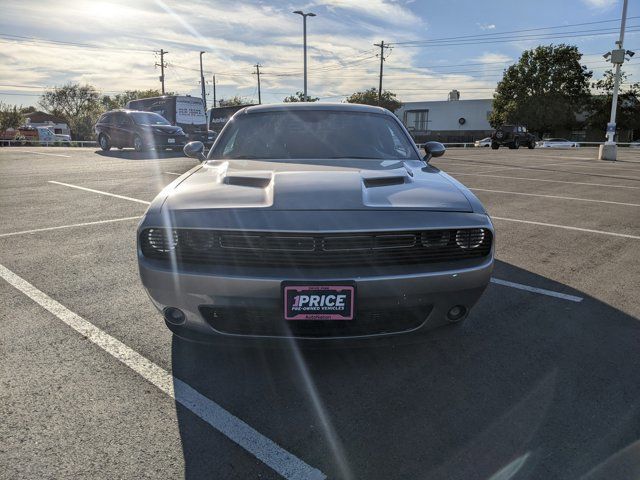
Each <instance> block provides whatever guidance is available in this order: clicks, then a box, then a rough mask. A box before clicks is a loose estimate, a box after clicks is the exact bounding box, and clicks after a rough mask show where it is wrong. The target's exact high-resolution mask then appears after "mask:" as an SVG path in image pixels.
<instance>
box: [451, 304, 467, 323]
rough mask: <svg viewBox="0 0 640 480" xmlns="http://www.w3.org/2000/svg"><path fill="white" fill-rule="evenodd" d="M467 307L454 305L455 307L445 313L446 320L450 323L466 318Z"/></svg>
mask: <svg viewBox="0 0 640 480" xmlns="http://www.w3.org/2000/svg"><path fill="white" fill-rule="evenodd" d="M467 312H468V310H467V307H465V306H464V305H456V306H455V307H451V308H450V309H449V311H448V312H447V318H448V319H449V321H450V322H459V321H460V320H462V319H463V318H464V317H466V316H467Z"/></svg>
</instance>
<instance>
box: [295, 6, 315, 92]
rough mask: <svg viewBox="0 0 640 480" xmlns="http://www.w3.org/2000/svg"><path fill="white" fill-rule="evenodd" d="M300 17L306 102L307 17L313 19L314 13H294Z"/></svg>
mask: <svg viewBox="0 0 640 480" xmlns="http://www.w3.org/2000/svg"><path fill="white" fill-rule="evenodd" d="M293 13H296V14H298V15H300V16H302V35H303V37H304V101H305V102H306V101H308V99H309V97H308V96H307V17H315V16H316V14H315V13H311V12H309V13H304V12H302V10H296V11H295V12H293Z"/></svg>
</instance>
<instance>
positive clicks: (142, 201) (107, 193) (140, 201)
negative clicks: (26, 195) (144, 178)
mask: <svg viewBox="0 0 640 480" xmlns="http://www.w3.org/2000/svg"><path fill="white" fill-rule="evenodd" d="M49 183H54V184H56V185H63V186H65V187H71V188H77V189H78V190H85V191H87V192H92V193H99V194H100V195H107V196H109V197H115V198H121V199H123V200H129V201H130V202H136V203H142V204H144V205H149V204H150V203H151V202H147V201H146V200H140V199H139V198H132V197H125V196H124V195H116V194H115V193H109V192H104V191H102V190H94V189H93V188H86V187H81V186H79V185H71V184H70V183H62V182H56V181H55V180H49Z"/></svg>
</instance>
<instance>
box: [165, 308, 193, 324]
mask: <svg viewBox="0 0 640 480" xmlns="http://www.w3.org/2000/svg"><path fill="white" fill-rule="evenodd" d="M162 313H163V315H164V319H165V320H166V321H167V322H169V323H170V324H171V325H182V324H183V323H184V322H185V320H186V319H187V317H186V316H185V314H184V312H183V311H182V310H180V309H179V308H175V307H167V308H165V309H164V310H163V312H162Z"/></svg>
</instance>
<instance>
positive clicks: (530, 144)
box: [527, 140, 536, 150]
mask: <svg viewBox="0 0 640 480" xmlns="http://www.w3.org/2000/svg"><path fill="white" fill-rule="evenodd" d="M527 148H528V149H529V150H533V149H534V148H536V142H535V141H534V140H529V145H527Z"/></svg>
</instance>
